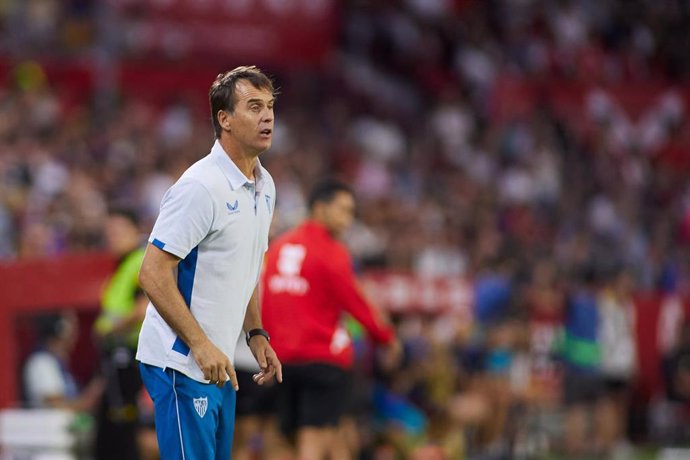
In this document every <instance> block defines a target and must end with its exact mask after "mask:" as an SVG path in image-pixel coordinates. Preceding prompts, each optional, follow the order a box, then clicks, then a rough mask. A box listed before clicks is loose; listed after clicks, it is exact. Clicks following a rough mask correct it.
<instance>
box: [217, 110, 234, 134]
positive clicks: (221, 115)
mask: <svg viewBox="0 0 690 460" xmlns="http://www.w3.org/2000/svg"><path fill="white" fill-rule="evenodd" d="M216 116H217V117H218V124H220V127H221V128H223V129H224V130H226V131H230V119H231V118H232V115H231V114H230V112H228V111H227V110H219V111H218V113H217V114H216Z"/></svg>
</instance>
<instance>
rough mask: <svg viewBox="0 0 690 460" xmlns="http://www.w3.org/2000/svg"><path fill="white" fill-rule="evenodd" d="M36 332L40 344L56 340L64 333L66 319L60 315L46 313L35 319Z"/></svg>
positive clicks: (66, 324) (66, 323)
mask: <svg viewBox="0 0 690 460" xmlns="http://www.w3.org/2000/svg"><path fill="white" fill-rule="evenodd" d="M35 321H36V332H37V334H38V339H39V341H40V342H42V343H44V344H45V342H47V341H49V340H52V339H55V338H58V337H60V336H62V335H63V334H64V333H65V329H66V328H67V326H68V321H69V320H68V319H67V318H66V317H65V315H63V314H61V313H48V314H44V315H41V316H39V317H37V318H36V320H35Z"/></svg>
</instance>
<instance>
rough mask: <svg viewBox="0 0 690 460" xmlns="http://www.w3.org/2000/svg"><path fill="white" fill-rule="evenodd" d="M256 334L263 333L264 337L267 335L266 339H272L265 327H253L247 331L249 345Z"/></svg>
mask: <svg viewBox="0 0 690 460" xmlns="http://www.w3.org/2000/svg"><path fill="white" fill-rule="evenodd" d="M255 335H263V336H264V337H266V340H268V341H269V342H270V341H271V337H270V336H269V335H268V332H266V330H265V329H260V328H257V329H251V330H250V331H249V332H247V335H246V337H245V338H246V339H247V345H249V341H250V340H251V339H252V337H254V336H255Z"/></svg>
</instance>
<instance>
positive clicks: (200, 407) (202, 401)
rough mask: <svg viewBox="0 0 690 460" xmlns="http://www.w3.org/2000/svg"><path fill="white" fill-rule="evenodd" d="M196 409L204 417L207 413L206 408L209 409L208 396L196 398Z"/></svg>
mask: <svg viewBox="0 0 690 460" xmlns="http://www.w3.org/2000/svg"><path fill="white" fill-rule="evenodd" d="M194 409H195V410H196V413H197V414H199V417H201V418H204V415H206V409H208V398H207V397H203V398H194Z"/></svg>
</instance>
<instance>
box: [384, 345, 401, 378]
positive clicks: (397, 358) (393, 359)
mask: <svg viewBox="0 0 690 460" xmlns="http://www.w3.org/2000/svg"><path fill="white" fill-rule="evenodd" d="M382 352H383V353H381V354H380V364H381V367H382V368H383V369H384V370H386V371H391V372H392V371H393V370H395V369H397V368H398V366H400V363H401V362H402V358H403V345H402V343H401V342H400V340H399V339H397V338H396V339H394V340H393V341H392V342H391V343H389V344H387V345H386V346H385V347H384V348H383V350H382Z"/></svg>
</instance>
